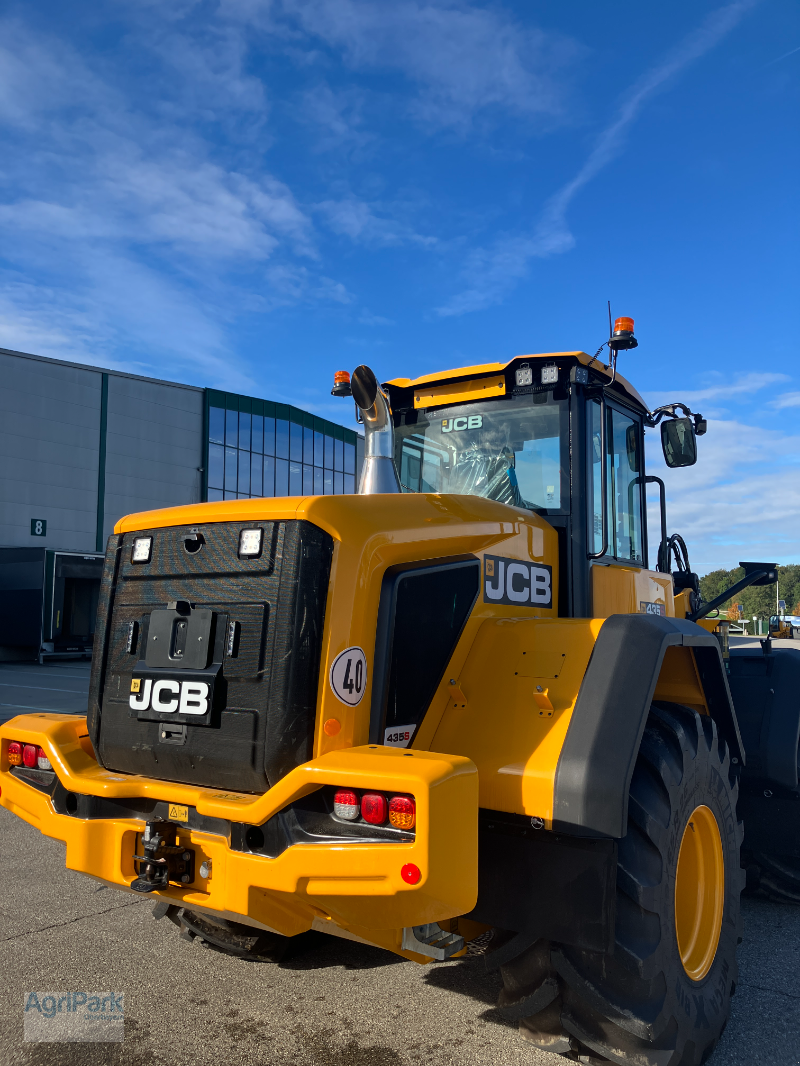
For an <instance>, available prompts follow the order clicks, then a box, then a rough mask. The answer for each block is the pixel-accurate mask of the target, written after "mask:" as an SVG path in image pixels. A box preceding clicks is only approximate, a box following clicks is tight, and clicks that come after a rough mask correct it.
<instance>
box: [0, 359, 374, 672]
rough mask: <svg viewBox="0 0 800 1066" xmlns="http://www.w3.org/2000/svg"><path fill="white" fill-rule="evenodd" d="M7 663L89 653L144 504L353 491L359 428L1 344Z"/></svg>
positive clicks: (0, 554) (0, 488)
mask: <svg viewBox="0 0 800 1066" xmlns="http://www.w3.org/2000/svg"><path fill="white" fill-rule="evenodd" d="M0 374H2V383H3V387H2V389H0V464H1V465H0V658H5V659H19V658H25V659H27V658H37V657H38V658H41V657H42V656H47V655H61V654H63V655H67V654H69V655H74V654H88V653H90V651H91V643H92V636H93V630H94V614H95V608H96V604H97V591H98V589H99V581H100V570H101V560H102V554H103V552H104V550H105V543H106V539H107V538H108V536H109V534H110V533H111V532H112V531H113V528H114V525H115V523H116V522H117V521H118V520H119V519H120V518H121V517H123V515H126V514H130V513H132V512H135V511H147V510H151V509H153V508H157V507H168V506H173V505H176V504H186V503H199V502H202V501H204V500H221V499H246V498H249V497H257V496H286V495H288V496H300V495H312V494H314V495H322V494H332V493H344V492H355V490H356V481H357V476H358V473H359V471H360V468H361V462H362V460H363V443H364V441H363V437H361V436H360V435H359V434H357V433H355V432H353V431H352V430H349V429H344V428H343V427H342V426H339V425H336V424H335V423H333V422H328V421H327V420H326V419H323V418H318V417H317V416H315V415H312V414H310V413H309V412H307V411H302V410H300V409H298V408H296V407H292V406H290V405H288V404H281V403H273V402H271V401H269V400H263V399H258V398H255V397H251V396H240V395H238V394H234V393H226V392H219V391H216V390H214V389H203V388H197V387H195V386H192V385H182V384H179V383H177V382H170V381H159V380H157V379H154V378H147V377H141V376H138V375H136V374H126V373H121V372H119V371H116V370H103V369H100V368H98V367H93V366H85V365H82V364H79V363H71V362H66V361H64V360H60V359H50V358H46V357H43V356H37V355H29V354H27V353H24V352H15V351H10V350H8V349H5V348H0Z"/></svg>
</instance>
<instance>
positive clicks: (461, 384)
mask: <svg viewBox="0 0 800 1066" xmlns="http://www.w3.org/2000/svg"><path fill="white" fill-rule="evenodd" d="M611 378H612V372H611V370H610V369H609V368H607V367H606V366H605V365H604V364H603V363H601V362H599V361H597V360H592V359H591V358H590V356H588V355H586V354H585V353H584V352H561V353H554V354H553V353H551V354H546V355H528V356H520V357H519V358H517V359H513V360H511V361H510V362H509V363H507V364H494V365H490V366H485V367H466V368H464V369H463V370H460V371H456V372H452V371H451V372H450V373H449V374H447V375H444V374H443V375H431V376H429V377H426V378H420V379H418V380H417V381H409V380H408V379H395V380H394V381H390V382H388V383H387V386H386V388H387V391H388V392H389V396H390V399H391V404H392V412H393V417H394V425H395V465H396V468H397V472H398V476H399V479H400V487H401V489H402V491H403V492H441V493H465V494H469V495H476V496H483V497H485V498H487V499H491V500H497V501H499V502H501V503H506V504H509V505H511V506H512V507H518V508H524V509H528V510H531V511H535V512H536V513H537V514H540V515H542V516H543V517H544V518H546V519H547V520H548V522H550V524H551V525H553V526H554V527H555V528H556V529H557V530H558V533H559V549H560V563H561V566H560V569H561V573H562V574H563V575H566V578H567V580H566V581H564V580H562V581H561V585H560V587H561V590H562V591H561V600H562V602H561V603H560V604H559V613H560V614H562V615H572V616H574V617H586V616H588V615H589V614H590V613H591V602H590V590H589V584H590V581H589V577H590V575H589V565H590V562H591V559H592V558H593V557H596V558H602V560H603V562H604V563H614V562H619V563H622V564H627V565H628V566H630V565H631V564H634V565H635V566H638V567H642V568H646V567H647V530H646V523H645V520H644V513H645V493H644V490H645V481H644V437H643V433H644V420H645V417H646V416H647V414H648V409H647V406H646V404H645V403H644V401H643V400H642V399H641V397H640V396H639V394H638V393H637V392H636V391H635V389H633V387H632V386H631V385H629V384H628V382H626V381H625V380H624V379H623V378H621V377H620V376H618V375H615V376H614V380H613V382H610V379H611ZM604 419H605V429H604V427H603V422H604ZM604 452H605V454H606V476H605V485H604V483H603V482H604V478H603V463H602V456H603V453H604ZM604 489H605V498H606V509H605V510H606V514H605V517H604V515H603V506H602V500H603V495H604V491H603V490H604Z"/></svg>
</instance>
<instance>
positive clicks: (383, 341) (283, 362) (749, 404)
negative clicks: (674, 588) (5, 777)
mask: <svg viewBox="0 0 800 1066" xmlns="http://www.w3.org/2000/svg"><path fill="white" fill-rule="evenodd" d="M799 74H800V8H798V7H797V5H796V4H795V3H794V2H793V0H761V2H758V0H735V2H732V3H727V4H725V3H723V4H714V3H708V4H706V3H700V4H698V3H697V2H693V3H689V2H686V0H673V3H671V4H669V5H655V4H642V3H641V2H633V0H615V2H614V3H612V4H608V5H606V4H602V5H601V4H596V3H590V2H589V0H574V2H572V3H569V4H552V3H542V2H537V0H518V2H506V3H489V2H484V3H478V2H467V0H392V2H391V3H387V2H384V0H222V2H218V3H202V2H198V3H192V2H188V0H173V2H170V3H169V4H164V3H155V2H149V0H139V2H137V3H125V2H117V3H108V2H103V0H95V2H93V3H91V4H90V3H81V2H79V0H73V2H72V3H70V4H68V5H64V4H56V3H50V2H46V0H39V2H38V3H37V4H35V5H31V4H21V3H20V4H14V3H6V4H5V5H4V6H3V16H2V20H1V21H0V130H1V131H2V143H3V151H2V156H1V157H0V235H1V237H2V240H1V241H0V345H2V346H4V347H9V348H16V349H20V350H23V351H31V352H36V353H39V354H46V355H52V356H55V357H59V358H68V359H75V360H78V361H82V362H90V363H95V364H99V365H105V366H112V367H118V368H122V369H126V370H129V371H132V372H134V373H142V374H148V375H154V376H158V377H164V378H172V379H175V380H180V381H186V382H191V383H194V384H198V385H209V386H214V387H221V388H226V387H227V388H229V389H233V390H237V391H242V392H246V393H251V394H254V395H261V396H266V397H269V398H272V399H278V400H284V401H288V402H292V403H295V404H297V405H299V406H302V407H305V408H307V409H309V410H313V411H315V412H317V413H319V414H322V415H324V416H327V417H330V418H334V419H336V420H345V421H346V420H347V419H348V418H349V414H350V411H349V409H348V410H345V409H344V408H345V406H346V405H342V406H340V405H337V403H336V402H335V401H333V400H332V399H331V397H330V396H329V395H328V393H329V388H330V379H331V377H332V373H333V371H334V370H335V369H339V368H348V369H352V367H354V366H355V365H357V364H358V363H360V362H364V361H366V362H369V363H370V364H371V365H373V366H374V368H375V369H376V372H377V373H378V374H379V376H381V377H383V378H388V377H392V376H395V375H406V374H407V375H410V376H414V375H416V374H421V373H425V372H428V371H431V370H435V369H441V368H444V367H448V366H459V365H468V364H470V363H479V362H484V361H493V360H496V359H506V358H510V357H511V356H513V355H516V354H520V353H525V352H535V351H552V350H569V349H576V348H582V349H584V350H587V351H592V352H593V351H594V350H595V349H596V348H597V347H598V345H599V344H600V343H601V342H602V340H603V339H604V337H605V335H606V330H607V326H606V303H605V301H606V300H607V299H611V301H612V308H613V310H614V312H615V314H628V315H632V316H633V317H634V318H635V319H636V329H637V335H638V336H639V339H640V347H639V348H638V349H637V350H636V351H635V352H634V353H631V354H625V355H624V357H623V363H622V370H623V373H625V374H626V375H627V376H628V377H629V378H631V379H632V380H633V382H634V383H635V384H636V386H637V387H638V388H639V390H640V391H641V392H642V393H643V394H644V395H645V396H646V397H647V399H648V401H649V402H651V404H652V405H655V404H656V403H662V402H667V401H671V400H676V399H683V400H687V401H688V402H690V403H693V404H694V403H697V404H698V405H699V406H700V409H701V410H702V412H703V413H704V414H706V415H708V417H709V418H710V419H711V421H710V426H709V432H708V435H707V436H706V437H705V438H703V439H702V440H701V442H700V453H701V458H700V462H699V463H698V465H697V466H696V467H695V468H693V469H691V470H688V471H687V470H684V471H678V472H670V474H669V480H668V486H669V493H670V526H671V528H672V529H675V530H679V531H681V532H683V533H684V535H685V536H686V537H687V539H688V540H689V541H690V545H691V547H692V557H693V562H694V564H695V566H696V567H697V569H699V570H700V571H701V572H703V571H705V570H708V569H711V568H714V567H716V566H733V565H735V564H736V562H738V560H739V559H740V558H759V557H764V558H767V559H768V560H773V559H777V560H779V561H781V562H797V561H800V477H799V475H800V426H799V425H798V422H799V421H800V420H799V419H798V416H800V369H799V368H798V365H797V355H798V351H797V348H798V346H797V339H796V338H797V334H798V321H797V319H798V298H797V295H798V270H797V259H798V226H797V223H798V197H797V189H796V186H797V173H798V135H797V130H798V127H797V113H798V95H800V93H798V80H799V79H798V75H799ZM652 436H653V442H654V443H655V435H652ZM659 465H660V464H659V460H658V456H657V455H654V456H653V462H652V463H651V472H657V468H658V467H659Z"/></svg>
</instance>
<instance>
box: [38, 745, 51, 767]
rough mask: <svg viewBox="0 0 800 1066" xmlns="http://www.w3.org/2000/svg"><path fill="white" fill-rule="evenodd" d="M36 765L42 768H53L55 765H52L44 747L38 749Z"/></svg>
mask: <svg viewBox="0 0 800 1066" xmlns="http://www.w3.org/2000/svg"><path fill="white" fill-rule="evenodd" d="M36 765H37V766H38V767H39V769H40V770H52V769H53V767H52V766H51V765H50V760H49V759H48V758H47V752H46V751H45V750H44V748H37V749H36Z"/></svg>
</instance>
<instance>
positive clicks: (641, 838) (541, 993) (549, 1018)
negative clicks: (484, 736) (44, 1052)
mask: <svg viewBox="0 0 800 1066" xmlns="http://www.w3.org/2000/svg"><path fill="white" fill-rule="evenodd" d="M737 792H738V786H737V785H736V784H735V783H733V782H732V780H731V774H730V759H729V755H728V751H727V748H726V746H725V744H724V742H723V741H722V740H720V739H719V738H718V736H717V729H716V726H715V724H714V722H713V720H712V719H711V718H710V717H708V716H707V715H703V716H701V715H699V714H697V713H696V712H695V711H694V710H691V709H690V708H688V707H682V706H678V705H677V704H664V703H660V704H654V705H653V706H652V708H651V712H650V715H649V717H648V721H647V726H646V728H645V732H644V735H643V737H642V743H641V747H640V751H639V756H638V758H637V762H636V766H635V768H634V772H633V779H632V781H631V787H630V802H629V811H628V832H627V834H626V836H625V837H624V838H623V839H622V840H621V841H620V845H619V865H618V871H617V910H616V931H615V938H616V939H615V947H614V951H613V952H612V953H611V954H602V953H598V952H591V951H583V950H581V949H579V948H574V947H569V946H567V945H559V944H555V943H550V942H548V941H544V940H539V941H537V942H536V943H535V944H533V945H532V946H531V947H529V948H527V949H526V950H525V951H523V952H522V953H521V954H520V955H518V956H517V957H516V958H515V959H513V960H512V961H511V962H509V963H507V964H506V965H503V966H501V968H500V972H501V975H502V977H503V984H504V987H503V991H502V992H501V995H500V1000H499V1002H498V1006H499V1007H500V1008H501V1009H503V1010H504V1011H506V1012H507V1013H509V1014H510V1016H511V1017H515V1016H516V1018H518V1019H521V1020H520V1021H519V1029H520V1033H521V1035H522V1036H523V1037H524V1038H525V1039H527V1040H529V1041H530V1042H531V1043H533V1044H534V1045H536V1046H537V1047H539V1048H541V1049H543V1050H546V1051H553V1052H557V1053H560V1054H562V1055H566V1056H567V1057H568V1058H571V1059H573V1060H575V1059H578V1060H579V1061H582V1062H609V1061H610V1062H615V1063H620V1064H624V1066H633V1064H635V1066H700V1064H701V1063H704V1062H705V1061H706V1060H707V1058H708V1057H709V1055H710V1054H711V1052H712V1051H713V1049H714V1047H715V1045H716V1043H717V1041H718V1040H719V1038H720V1036H721V1034H722V1031H723V1029H724V1028H725V1024H726V1022H727V1020H728V1016H729V1013H730V998H731V996H732V995H733V992H734V989H735V985H736V980H737V974H738V971H737V966H736V947H737V944H738V943H739V941H740V939H741V937H740V906H739V902H740V899H739V898H740V894H741V890H742V887H743V882H744V872H743V871H742V870H741V867H740V864H739V853H740V846H741V841H742V827H741V825H740V823H738V822H737V818H736V800H737ZM701 805H704V806H706V807H709V808H710V809H711V811H712V813H713V815H714V818H715V820H716V823H717V826H718V828H719V832H720V838H721V842H722V855H723V862H724V875H725V876H724V880H725V886H724V903H723V913H722V926H721V931H720V935H719V941H718V945H717V949H716V954H715V955H714V958H713V962H712V963H711V966H710V969H709V970H708V972H707V973H706V974H705V975H704V976H703V977H702V979H700V980H693V979H692V978H690V977H689V975H688V973H687V972H686V969H685V968H684V965H683V962H682V961H681V955H680V952H679V949H678V942H677V934H676V924H675V923H676V919H675V879H676V870H677V863H678V852H679V850H680V845H681V841H682V839H683V834H684V831H685V830H686V828H687V825H688V823H689V820H690V818H691V815H692V813H693V812H694V811H695V810H696V808H697V807H698V806H701ZM520 1011H525V1015H524V1016H521V1014H520Z"/></svg>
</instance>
